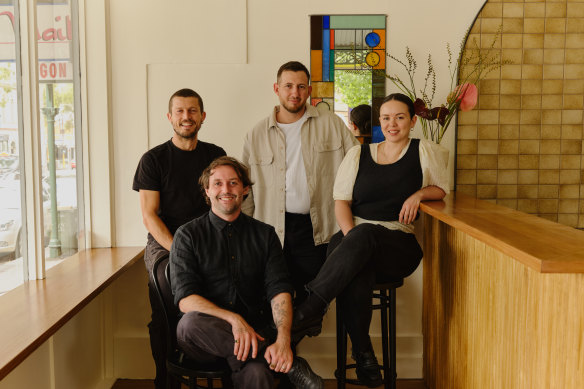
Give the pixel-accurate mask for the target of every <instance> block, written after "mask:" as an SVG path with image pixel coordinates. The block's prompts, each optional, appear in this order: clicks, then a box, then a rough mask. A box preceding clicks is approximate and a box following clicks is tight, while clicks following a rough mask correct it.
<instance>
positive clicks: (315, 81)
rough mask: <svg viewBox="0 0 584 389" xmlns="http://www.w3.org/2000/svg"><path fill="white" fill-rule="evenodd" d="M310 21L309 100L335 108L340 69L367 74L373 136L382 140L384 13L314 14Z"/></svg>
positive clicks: (312, 102)
mask: <svg viewBox="0 0 584 389" xmlns="http://www.w3.org/2000/svg"><path fill="white" fill-rule="evenodd" d="M310 24H311V25H310V29H311V30H310V34H311V35H310V36H311V41H310V45H311V62H310V68H311V73H312V77H311V78H312V94H311V104H312V105H314V106H316V107H317V108H318V109H320V110H331V111H334V106H335V100H334V95H335V85H334V82H335V80H336V79H341V78H340V76H339V77H337V75H338V74H341V73H342V71H343V70H349V71H353V72H354V71H358V72H359V73H361V72H364V73H365V74H369V75H370V76H371V78H370V80H371V89H370V90H371V92H365V95H364V96H365V98H366V96H367V95H368V93H370V96H371V97H370V100H369V101H371V105H372V107H373V115H372V116H373V117H372V124H373V139H374V140H375V141H381V140H383V134H382V133H381V128H380V127H379V107H380V105H381V102H382V101H383V99H384V98H385V80H386V78H385V66H386V60H385V59H386V58H385V56H386V53H385V46H386V32H385V28H386V17H385V15H331V16H329V15H314V16H311V19H310ZM339 71H341V73H339ZM341 75H342V74H341ZM345 78H346V77H345ZM365 80H367V78H365ZM365 80H364V82H365V83H367V82H368V81H365ZM343 107H345V105H344V103H343ZM350 108H351V107H349V110H350ZM344 109H346V108H342V109H341V110H344Z"/></svg>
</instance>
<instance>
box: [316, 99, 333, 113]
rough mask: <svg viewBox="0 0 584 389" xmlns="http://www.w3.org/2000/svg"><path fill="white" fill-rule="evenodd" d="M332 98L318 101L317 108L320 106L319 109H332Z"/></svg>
mask: <svg viewBox="0 0 584 389" xmlns="http://www.w3.org/2000/svg"><path fill="white" fill-rule="evenodd" d="M330 100H331V99H323V100H321V101H320V102H318V104H316V108H318V110H319V111H332V110H333V106H332V105H331V103H330Z"/></svg>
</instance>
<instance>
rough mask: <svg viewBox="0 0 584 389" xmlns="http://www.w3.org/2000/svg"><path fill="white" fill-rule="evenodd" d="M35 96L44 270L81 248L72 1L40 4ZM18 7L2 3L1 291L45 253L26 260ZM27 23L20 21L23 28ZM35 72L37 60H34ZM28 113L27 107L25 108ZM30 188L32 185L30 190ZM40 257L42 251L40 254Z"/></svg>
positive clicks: (28, 159)
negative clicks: (35, 61)
mask: <svg viewBox="0 0 584 389" xmlns="http://www.w3.org/2000/svg"><path fill="white" fill-rule="evenodd" d="M36 12H37V24H38V25H37V37H36V38H37V50H38V64H37V67H36V69H37V70H38V80H39V85H38V92H39V96H38V101H39V107H40V112H39V122H40V137H39V139H40V158H41V166H40V172H41V175H42V184H41V189H39V191H40V192H41V193H36V194H35V196H41V197H42V216H43V231H44V242H43V245H44V247H45V249H44V255H45V267H46V268H47V269H48V268H50V267H51V266H54V265H55V264H56V263H58V262H60V261H61V260H63V259H64V258H65V257H68V256H70V255H72V254H73V253H75V252H76V251H77V250H78V246H79V245H78V240H79V226H78V224H79V223H78V204H77V198H78V197H77V187H78V185H77V181H78V180H77V165H78V163H77V152H76V151H77V150H78V148H77V139H76V117H75V108H76V104H75V98H76V93H78V91H77V90H76V89H77V85H76V82H75V80H74V70H73V69H74V63H75V62H76V61H74V56H73V54H74V53H73V50H76V48H74V47H73V42H74V41H75V39H74V36H73V34H74V32H73V25H72V19H71V18H72V16H71V15H72V12H71V4H70V3H69V2H67V1H60V2H58V3H57V2H54V1H38V2H37V10H36ZM16 17H17V16H16V15H15V7H14V6H13V4H11V2H9V1H3V2H2V3H1V4H0V294H2V293H5V292H6V291H8V290H10V289H12V288H14V287H15V286H17V285H19V284H21V283H22V282H23V280H25V279H27V274H28V272H27V266H29V264H32V265H30V266H34V261H39V260H42V258H28V257H27V249H26V248H27V241H26V237H27V234H26V228H27V227H28V228H32V227H31V226H27V225H26V220H27V217H26V215H27V213H30V212H33V210H32V205H28V204H25V202H24V199H25V198H26V196H25V190H26V189H27V188H26V185H25V184H24V177H23V175H24V172H25V171H30V170H25V169H24V165H25V164H32V163H34V162H33V161H34V159H33V158H32V157H31V156H30V155H27V154H26V152H25V151H24V150H26V148H25V147H24V145H25V142H26V141H27V138H28V137H29V136H30V130H28V133H27V132H26V131H24V130H23V129H22V128H21V127H22V122H21V121H20V120H19V112H20V111H21V110H22V107H20V106H19V105H20V104H21V101H22V99H20V98H19V97H20V96H21V93H25V92H23V91H22V90H21V89H20V88H22V87H21V85H20V83H18V82H17V73H18V72H17V67H18V64H19V63H18V61H19V59H18V58H17V47H18V41H17V39H18V36H19V35H18V34H15V26H16V25H15V18H16ZM23 28H25V27H24V26H21V29H23ZM31 68H32V69H34V65H32V64H31ZM23 115H24V117H26V112H24V113H23ZM29 190H30V189H29ZM37 256H40V254H39V255H37Z"/></svg>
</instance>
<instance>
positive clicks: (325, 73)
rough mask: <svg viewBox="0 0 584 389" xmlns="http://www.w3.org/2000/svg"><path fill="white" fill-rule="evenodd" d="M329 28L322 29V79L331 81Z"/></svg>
mask: <svg viewBox="0 0 584 389" xmlns="http://www.w3.org/2000/svg"><path fill="white" fill-rule="evenodd" d="M330 39H331V34H330V31H329V30H322V80H323V81H330V52H331V49H330V47H331V44H330Z"/></svg>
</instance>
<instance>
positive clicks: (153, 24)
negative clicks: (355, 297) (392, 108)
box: [88, 0, 484, 377]
mask: <svg viewBox="0 0 584 389" xmlns="http://www.w3.org/2000/svg"><path fill="white" fill-rule="evenodd" d="M88 3H92V2H88ZM483 3H484V0H443V1H433V0H410V1H397V0H370V1H360V2H356V1H354V0H353V1H349V0H320V1H313V0H311V1H308V0H299V1H295V2H291V1H284V0H247V1H244V0H167V1H164V2H162V1H158V0H125V1H109V2H107V0H104V2H101V4H105V5H106V7H105V10H106V19H107V20H108V22H109V36H110V40H109V42H108V44H109V46H108V49H107V50H105V54H106V55H109V56H110V58H111V63H110V66H111V84H110V87H111V91H110V93H109V94H107V93H106V94H104V95H103V96H101V97H99V99H100V101H101V102H103V101H104V99H106V100H107V99H110V98H111V100H109V103H110V104H111V110H110V111H108V112H107V114H108V115H110V116H109V118H110V120H111V128H109V130H111V131H108V128H103V127H100V128H90V129H89V131H90V132H91V133H94V134H102V135H103V136H111V143H110V144H111V145H113V150H112V157H113V174H114V177H113V183H112V184H113V185H112V186H113V187H112V189H113V203H114V206H115V217H114V219H113V222H114V223H113V225H115V226H116V228H115V233H114V234H113V239H114V241H115V242H116V244H117V245H118V246H128V245H141V244H144V243H145V236H146V231H145V229H144V227H143V226H142V223H141V217H140V210H139V205H138V195H137V194H136V193H135V192H133V191H132V190H131V185H132V178H133V175H134V172H135V169H136V165H137V163H138V160H139V158H140V156H141V155H142V154H143V153H144V152H145V151H146V150H148V149H149V148H151V147H153V146H155V145H157V144H159V143H161V142H163V141H165V140H167V139H169V138H170V137H171V135H172V128H171V127H170V125H169V123H168V122H167V120H166V117H165V113H166V110H167V101H168V98H169V96H170V95H171V94H172V93H173V92H174V91H175V90H177V89H179V88H183V87H190V88H193V89H195V90H197V91H198V92H200V93H201V95H202V96H203V99H204V101H205V108H206V111H207V115H208V116H207V120H206V122H205V124H204V126H203V129H202V130H201V133H200V138H201V139H202V140H205V141H210V142H213V143H216V144H218V145H221V146H223V147H224V148H225V150H226V151H227V153H228V154H231V155H234V156H236V157H239V156H240V154H241V147H242V139H243V136H244V134H245V133H246V132H247V131H248V130H249V129H251V128H252V126H253V125H254V124H255V122H257V121H258V120H260V119H261V118H262V117H264V116H266V115H267V114H268V113H269V111H270V109H271V107H272V106H273V105H275V104H276V103H277V99H276V97H275V96H274V94H273V92H272V84H273V82H274V81H275V73H276V71H277V69H278V67H279V66H280V65H281V64H282V63H284V62H286V61H288V60H300V61H302V62H304V63H305V64H307V65H308V63H309V58H310V56H309V49H310V46H309V45H310V28H309V27H310V25H309V15H311V14H386V15H387V25H388V27H387V49H388V51H389V52H391V53H393V54H395V55H396V56H398V57H402V56H403V53H404V52H405V47H406V46H409V47H410V48H411V50H412V52H413V53H414V56H415V57H416V58H417V59H418V64H419V66H420V68H421V69H422V70H420V72H419V73H420V74H419V78H420V81H419V82H421V79H423V76H424V74H423V73H424V67H423V65H424V64H425V59H426V57H427V54H428V53H429V52H431V53H432V55H433V57H434V63H435V64H436V67H437V71H438V79H439V90H438V92H437V99H438V100H441V99H444V98H445V96H446V94H447V92H448V90H447V89H448V87H449V74H448V69H447V67H446V66H447V59H446V52H445V44H446V42H450V43H451V45H452V46H453V47H454V48H457V47H458V44H459V42H460V41H461V39H462V37H463V35H464V33H465V31H466V30H467V28H468V27H469V26H470V24H471V22H472V20H473V19H474V17H475V15H476V14H477V12H478V11H479V9H480V8H481V6H482V5H483ZM98 49H99V50H102V51H103V49H101V48H99V47H98ZM88 76H89V75H88ZM94 77H95V76H94ZM98 80H99V79H98ZM388 91H394V88H393V87H392V86H391V85H389V83H388ZM89 103H90V104H91V101H90V102H89ZM90 119H91V118H90ZM102 121H103V120H102ZM104 124H105V123H104ZM94 131H97V132H94ZM418 131H421V130H419V129H418ZM94 137H95V135H94ZM453 139H454V131H453V130H452V129H451V130H449V132H448V133H447V138H446V139H445V141H444V143H443V144H444V145H446V146H447V147H448V148H449V149H450V150H453V149H454V147H453V143H454V141H453ZM110 147H111V146H110ZM98 151H99V150H98ZM105 151H106V152H107V150H105ZM102 154H103V153H102ZM452 154H453V153H452V152H451V161H452V160H453V155H452ZM92 156H93V158H105V155H101V156H100V154H99V153H98V154H96V152H95V150H94V151H93V153H92ZM451 166H452V163H451ZM100 180H102V181H101V182H103V183H104V184H107V190H109V188H110V187H109V182H106V181H105V180H106V179H105V178H100ZM92 182H93V184H92V185H93V188H92V197H95V196H98V197H99V195H101V197H103V200H101V201H102V203H106V202H107V200H108V197H107V196H105V195H104V191H105V190H106V189H100V188H99V184H100V181H97V182H96V181H94V180H92ZM107 193H108V194H109V192H107ZM92 206H93V207H94V210H93V213H95V212H96V210H99V207H98V206H99V204H97V205H94V204H92ZM97 217H101V216H100V215H97ZM95 233H97V232H96V231H94V234H95ZM98 235H99V234H98ZM106 235H107V230H106ZM103 241H104V242H107V239H104V240H103ZM134 282H136V286H137V287H143V284H142V285H140V284H141V283H143V282H144V280H143V279H142V278H141V277H135V281H134ZM398 300H399V302H398V337H399V340H398V375H399V376H400V377H419V376H421V353H422V347H421V339H422V338H421V274H420V273H416V274H415V275H414V276H412V277H410V278H409V279H408V281H407V285H406V286H405V287H403V288H401V289H400V290H399V292H398ZM143 308H144V307H143V306H140V307H139V308H132V306H129V307H128V309H135V310H136V311H137V315H138V317H144V313H143V312H142V311H139V309H143ZM329 316H331V317H333V315H332V313H331V314H329ZM145 324H146V322H144V323H142V322H140V323H132V324H129V325H128V326H127V328H125V329H124V331H125V333H126V334H127V335H128V337H131V338H132V339H133V341H135V342H137V343H140V344H141V346H136V347H137V348H138V349H140V350H144V349H145V347H146V345H147V342H148V340H147V331H146V328H145ZM333 338H334V327H333V326H332V323H330V322H329V323H328V324H327V325H326V326H325V333H324V336H322V337H320V338H318V339H313V340H311V341H310V342H306V343H305V344H304V345H303V346H302V348H301V352H305V353H306V354H307V355H308V354H309V355H310V360H311V362H312V363H313V364H314V365H316V366H317V370H318V371H319V372H320V373H321V374H323V375H325V376H328V377H331V375H332V371H333V368H332V365H331V363H332V362H331V361H332V356H333V355H334V351H335V349H334V341H333V340H334V339H333ZM136 358H142V359H143V363H145V364H148V363H151V362H150V361H149V358H150V357H149V355H148V353H142V354H141V355H137V356H136ZM148 366H149V365H148ZM122 370H123V369H122ZM129 374H134V372H132V373H129Z"/></svg>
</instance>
